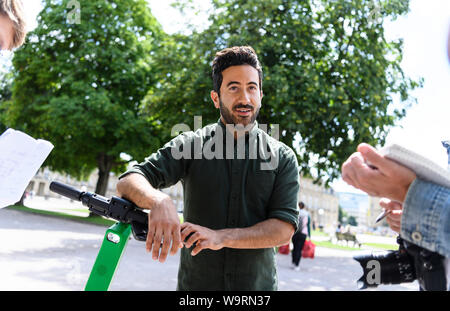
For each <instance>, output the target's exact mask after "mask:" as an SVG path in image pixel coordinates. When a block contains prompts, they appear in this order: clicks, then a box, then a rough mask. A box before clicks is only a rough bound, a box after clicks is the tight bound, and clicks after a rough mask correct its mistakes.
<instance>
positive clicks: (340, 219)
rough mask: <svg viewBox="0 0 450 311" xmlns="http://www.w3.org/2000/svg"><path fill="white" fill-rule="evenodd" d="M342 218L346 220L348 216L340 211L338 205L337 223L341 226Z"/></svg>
mask: <svg viewBox="0 0 450 311" xmlns="http://www.w3.org/2000/svg"><path fill="white" fill-rule="evenodd" d="M344 218H345V219H346V220H347V219H348V214H347V213H346V212H345V211H344V210H343V209H342V207H341V206H340V205H339V207H338V222H339V223H341V224H343V223H344Z"/></svg>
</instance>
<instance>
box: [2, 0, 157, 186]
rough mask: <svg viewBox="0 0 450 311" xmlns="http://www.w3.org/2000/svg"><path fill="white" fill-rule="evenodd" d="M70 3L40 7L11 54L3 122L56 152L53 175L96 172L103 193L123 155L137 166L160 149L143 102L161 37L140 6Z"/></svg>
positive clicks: (50, 0)
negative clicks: (48, 143)
mask: <svg viewBox="0 0 450 311" xmlns="http://www.w3.org/2000/svg"><path fill="white" fill-rule="evenodd" d="M71 3H73V1H71V2H70V1H65V0H60V1H56V0H45V1H44V6H43V10H42V11H41V12H40V14H39V16H38V18H37V21H38V26H37V28H36V29H34V30H33V31H32V32H31V33H30V34H29V35H28V37H27V42H26V44H25V45H24V46H23V47H22V48H21V49H19V50H17V51H16V53H15V55H14V59H13V66H14V76H15V79H14V83H13V88H12V101H11V104H10V106H9V107H7V108H8V109H7V110H8V116H7V123H8V125H9V126H11V127H15V128H18V129H22V130H24V131H25V132H27V133H29V134H30V135H32V136H35V137H40V138H45V139H48V140H49V141H51V142H52V143H53V144H54V145H55V149H54V150H53V151H52V153H51V155H50V156H49V158H48V160H47V161H46V163H45V165H46V166H49V167H50V168H51V169H52V170H56V171H60V172H64V173H68V174H70V175H72V176H74V177H77V178H83V177H87V176H88V175H89V174H90V173H92V171H93V170H94V169H95V168H98V169H99V180H98V183H97V189H96V192H98V193H100V194H104V193H105V191H106V189H107V183H108V176H109V173H110V171H116V172H121V171H123V170H124V169H125V166H124V164H125V162H126V161H124V160H123V159H122V158H121V157H120V155H121V153H122V152H126V153H127V154H129V155H130V156H131V157H132V158H133V159H140V160H142V159H143V158H144V157H145V156H146V155H148V153H149V152H150V151H152V150H154V149H155V148H156V147H158V146H159V145H160V141H159V139H158V138H157V137H158V135H157V129H158V124H157V123H155V122H154V121H153V120H152V119H151V117H150V116H149V115H148V114H145V113H144V112H142V109H141V100H142V98H143V97H144V96H145V94H147V92H148V91H149V89H151V87H152V85H154V84H155V83H156V80H157V78H156V76H157V74H156V72H155V71H154V66H153V62H154V55H155V54H157V53H158V44H159V42H160V41H161V40H162V38H163V36H164V33H163V32H162V30H161V26H160V24H159V23H158V22H157V20H156V19H155V18H154V17H153V15H152V14H151V12H150V9H149V8H148V5H147V2H146V1H145V0H120V1H107V0H83V1H79V3H80V10H79V11H77V10H76V8H75V7H73V6H72V4H71ZM77 14H79V15H77Z"/></svg>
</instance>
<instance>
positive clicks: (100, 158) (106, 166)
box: [89, 153, 114, 216]
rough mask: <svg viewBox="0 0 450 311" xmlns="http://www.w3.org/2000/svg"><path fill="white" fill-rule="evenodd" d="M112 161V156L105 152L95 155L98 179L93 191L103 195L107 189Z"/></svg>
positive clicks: (91, 214)
mask: <svg viewBox="0 0 450 311" xmlns="http://www.w3.org/2000/svg"><path fill="white" fill-rule="evenodd" d="M113 163H114V158H113V157H112V156H108V155H106V154H105V153H99V154H98V155H97V165H98V179H97V185H96V186H95V193H97V194H99V195H102V196H105V194H106V191H107V190H108V182H109V173H110V172H111V169H112V166H113ZM94 215H95V214H93V213H90V214H89V216H94Z"/></svg>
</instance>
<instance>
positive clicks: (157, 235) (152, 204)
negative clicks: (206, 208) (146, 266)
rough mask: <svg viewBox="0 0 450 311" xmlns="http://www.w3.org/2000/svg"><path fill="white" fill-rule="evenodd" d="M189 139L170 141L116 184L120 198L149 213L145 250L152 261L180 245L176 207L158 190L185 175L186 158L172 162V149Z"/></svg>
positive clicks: (190, 141)
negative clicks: (147, 210) (148, 210)
mask: <svg viewBox="0 0 450 311" xmlns="http://www.w3.org/2000/svg"><path fill="white" fill-rule="evenodd" d="M192 137H193V136H192V135H190V134H186V133H183V134H181V135H179V136H177V137H176V138H174V139H172V140H171V141H170V142H169V143H167V144H166V145H164V147H163V148H161V149H159V150H158V151H157V152H156V153H154V154H152V155H151V156H150V157H148V158H146V159H145V161H144V162H143V163H141V164H139V165H135V166H133V168H132V169H130V170H129V171H127V172H125V173H124V174H122V175H121V176H120V177H119V179H120V180H119V182H118V183H117V192H118V195H119V196H121V197H124V198H126V199H128V200H130V201H132V202H133V203H135V204H136V205H137V206H139V207H141V208H146V209H150V210H151V212H150V213H149V221H148V235H147V241H146V249H147V251H148V252H150V251H152V254H153V256H152V258H153V259H155V260H158V259H159V261H160V262H164V261H165V260H166V257H167V255H168V253H169V250H170V253H171V254H172V255H173V254H175V253H176V252H177V250H178V249H179V247H182V243H181V238H180V220H179V218H178V214H177V210H176V207H175V206H174V204H173V202H172V200H171V199H170V197H169V196H168V195H167V194H165V193H163V192H161V191H159V190H157V189H160V188H165V187H169V186H171V185H174V184H176V183H177V182H178V181H179V180H180V179H181V178H183V177H184V176H185V174H186V171H187V166H188V163H189V159H184V158H181V159H175V158H174V156H173V148H177V149H175V150H179V147H180V146H181V145H184V146H186V144H191V143H192ZM161 242H163V244H162V247H161ZM160 248H161V253H160Z"/></svg>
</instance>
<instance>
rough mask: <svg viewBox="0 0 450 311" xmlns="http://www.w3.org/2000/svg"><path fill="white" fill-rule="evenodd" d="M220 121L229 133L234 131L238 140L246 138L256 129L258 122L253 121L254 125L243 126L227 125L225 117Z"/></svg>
mask: <svg viewBox="0 0 450 311" xmlns="http://www.w3.org/2000/svg"><path fill="white" fill-rule="evenodd" d="M220 121H222V123H223V124H224V125H225V128H226V129H227V130H228V131H230V132H231V131H232V133H234V139H235V140H236V139H238V138H240V137H242V136H244V135H245V134H247V133H250V131H251V130H252V129H253V128H254V127H255V125H256V121H253V123H250V124H247V125H245V126H244V125H243V124H232V123H226V122H225V120H224V119H223V117H222V116H221V117H220Z"/></svg>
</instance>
